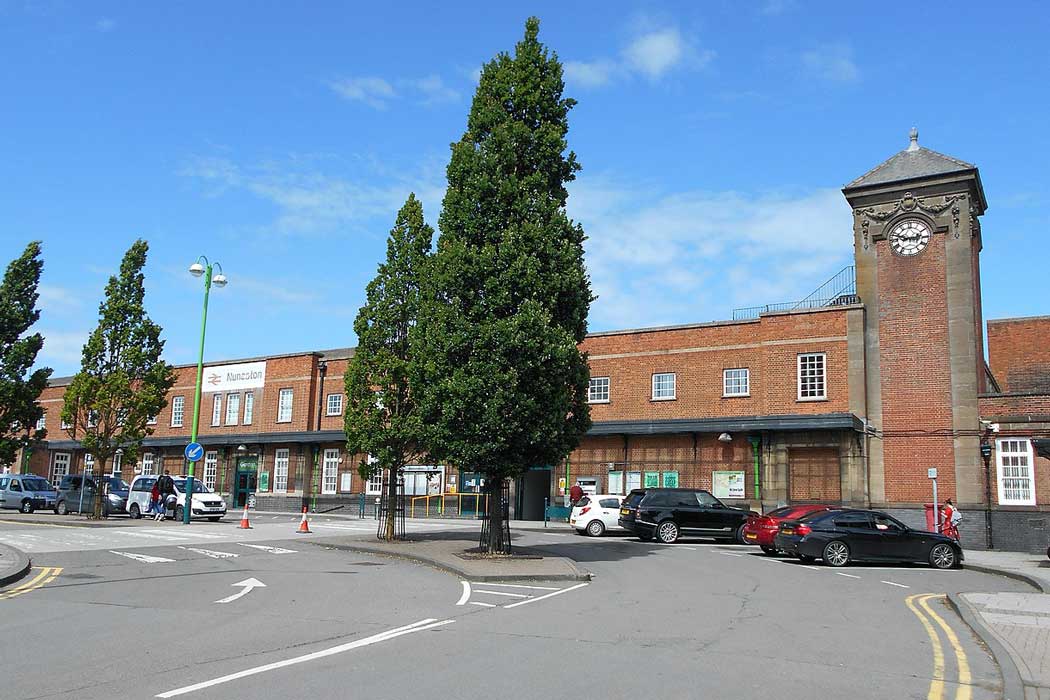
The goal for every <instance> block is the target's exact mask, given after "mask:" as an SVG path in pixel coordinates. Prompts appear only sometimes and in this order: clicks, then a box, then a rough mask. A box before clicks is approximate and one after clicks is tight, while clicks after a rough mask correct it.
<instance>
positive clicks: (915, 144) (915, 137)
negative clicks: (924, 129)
mask: <svg viewBox="0 0 1050 700" xmlns="http://www.w3.org/2000/svg"><path fill="white" fill-rule="evenodd" d="M908 138H909V139H910V140H911V143H909V144H908V150H909V151H917V150H919V130H918V129H916V128H915V127H914V126H913V127H912V128H911V131H910V132H908Z"/></svg>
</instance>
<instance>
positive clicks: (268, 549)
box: [237, 542, 296, 554]
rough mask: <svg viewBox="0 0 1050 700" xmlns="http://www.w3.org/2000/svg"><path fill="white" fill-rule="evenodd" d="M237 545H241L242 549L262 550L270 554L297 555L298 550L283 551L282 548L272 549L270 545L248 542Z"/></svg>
mask: <svg viewBox="0 0 1050 700" xmlns="http://www.w3.org/2000/svg"><path fill="white" fill-rule="evenodd" d="M237 544H239V545H240V546H242V547H251V548H252V549H261V550H262V551H264V552H269V553H270V554H295V552H296V550H294V549H282V548H280V547H271V546H270V545H268V544H248V543H247V542H238V543H237Z"/></svg>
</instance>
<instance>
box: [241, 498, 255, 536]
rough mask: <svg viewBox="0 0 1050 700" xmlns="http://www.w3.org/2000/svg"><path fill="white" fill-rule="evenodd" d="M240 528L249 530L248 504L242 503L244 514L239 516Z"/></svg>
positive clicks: (250, 527)
mask: <svg viewBox="0 0 1050 700" xmlns="http://www.w3.org/2000/svg"><path fill="white" fill-rule="evenodd" d="M240 529H241V530H251V529H252V526H251V523H249V522H248V504H247V503H245V504H244V515H242V516H241V527H240Z"/></svg>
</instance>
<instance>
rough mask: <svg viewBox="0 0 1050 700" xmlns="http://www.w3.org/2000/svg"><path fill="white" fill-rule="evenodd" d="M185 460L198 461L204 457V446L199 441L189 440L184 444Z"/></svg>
mask: <svg viewBox="0 0 1050 700" xmlns="http://www.w3.org/2000/svg"><path fill="white" fill-rule="evenodd" d="M185 454H186V460H187V461H189V462H199V461H201V458H202V457H204V446H203V445H201V444H200V443H199V442H191V443H190V444H188V445H186V453H185Z"/></svg>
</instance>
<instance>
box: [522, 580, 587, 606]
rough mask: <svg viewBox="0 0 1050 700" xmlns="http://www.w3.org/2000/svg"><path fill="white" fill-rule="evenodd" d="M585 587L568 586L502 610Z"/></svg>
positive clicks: (581, 585) (584, 584)
mask: <svg viewBox="0 0 1050 700" xmlns="http://www.w3.org/2000/svg"><path fill="white" fill-rule="evenodd" d="M586 585H587V584H586V583H577V584H576V585H575V586H569V587H568V588H562V589H559V590H557V591H554V592H553V593H548V594H547V595H541V596H540V597H539V598H529V599H528V600H519V601H518V602H517V603H511V604H510V605H504V606H503V607H504V608H516V607H518V606H519V605H528V604H529V603H536V602H538V601H541V600H545V599H547V598H551V597H553V596H556V595H561V594H562V593H568V592H569V591H575V590H576V589H577V588H583V587H584V586H586Z"/></svg>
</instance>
